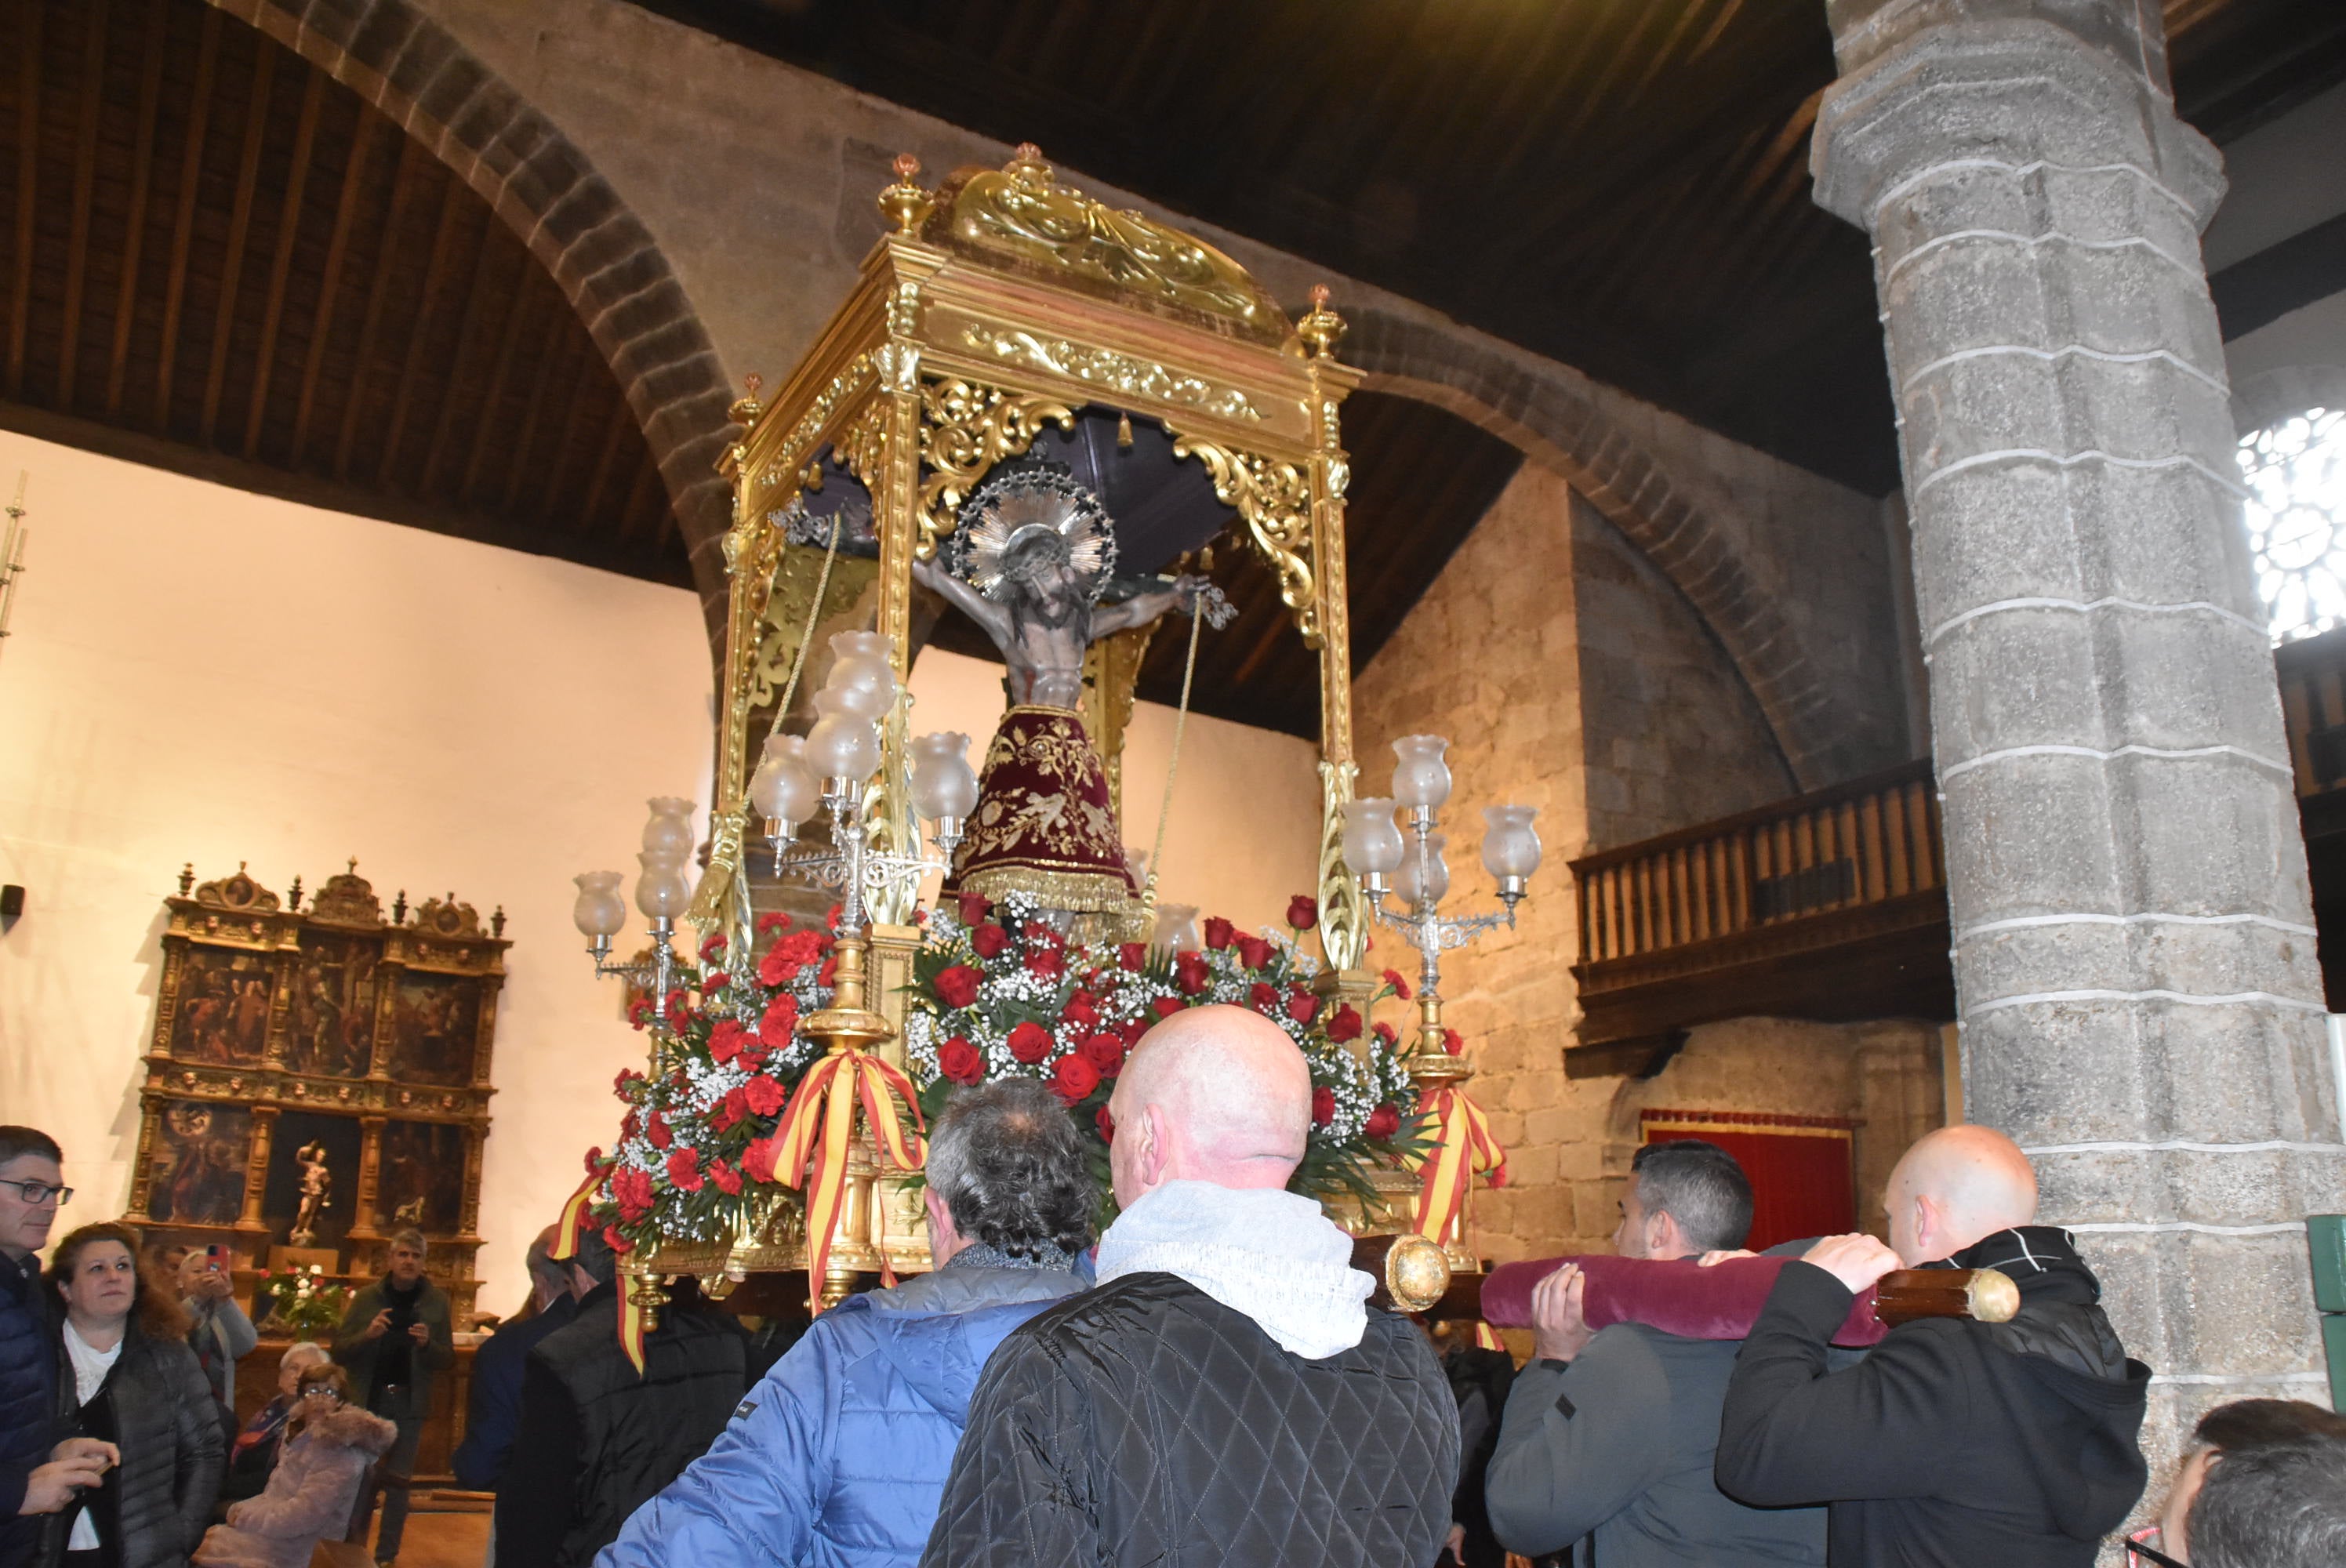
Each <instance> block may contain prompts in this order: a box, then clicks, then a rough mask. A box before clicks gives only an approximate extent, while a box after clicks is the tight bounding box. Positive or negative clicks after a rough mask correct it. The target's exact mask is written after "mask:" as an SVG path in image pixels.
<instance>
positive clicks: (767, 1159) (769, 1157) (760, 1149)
mask: <svg viewBox="0 0 2346 1568" xmlns="http://www.w3.org/2000/svg"><path fill="white" fill-rule="evenodd" d="M781 1152H782V1140H781V1139H780V1138H779V1137H768V1138H752V1139H751V1140H750V1146H749V1147H748V1148H746V1149H743V1150H742V1151H741V1172H742V1174H743V1175H744V1176H748V1177H749V1178H750V1180H751V1181H757V1182H770V1181H772V1180H773V1179H774V1161H775V1160H776V1159H778V1158H780V1156H781Z"/></svg>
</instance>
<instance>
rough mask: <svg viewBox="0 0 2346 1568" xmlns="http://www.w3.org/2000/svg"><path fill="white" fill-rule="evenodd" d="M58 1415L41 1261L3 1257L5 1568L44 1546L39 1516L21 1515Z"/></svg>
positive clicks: (1, 1553) (0, 1490) (0, 1370)
mask: <svg viewBox="0 0 2346 1568" xmlns="http://www.w3.org/2000/svg"><path fill="white" fill-rule="evenodd" d="M56 1408H57V1331H56V1329H55V1328H53V1327H51V1325H50V1321H49V1313H48V1292H47V1290H46V1288H43V1286H42V1284H41V1263H40V1259H39V1258H37V1257H28V1258H26V1260H25V1262H24V1263H23V1265H21V1266H19V1265H18V1264H17V1263H15V1261H14V1260H13V1259H10V1258H6V1257H0V1568H23V1564H25V1563H29V1562H31V1561H32V1558H33V1553H34V1552H35V1550H36V1548H37V1547H38V1546H39V1544H40V1540H41V1520H40V1516H39V1515H37V1514H32V1515H24V1516H19V1513H18V1512H17V1511H18V1510H20V1509H22V1508H23V1507H24V1506H25V1482H26V1478H27V1477H29V1476H30V1475H31V1474H32V1473H33V1471H36V1470H38V1469H39V1468H40V1467H41V1466H42V1465H43V1464H45V1463H46V1462H47V1461H48V1457H49V1449H50V1448H51V1446H52V1444H53V1441H54V1439H55V1437H56V1433H55V1431H54V1430H53V1429H54V1428H55V1426H56Z"/></svg>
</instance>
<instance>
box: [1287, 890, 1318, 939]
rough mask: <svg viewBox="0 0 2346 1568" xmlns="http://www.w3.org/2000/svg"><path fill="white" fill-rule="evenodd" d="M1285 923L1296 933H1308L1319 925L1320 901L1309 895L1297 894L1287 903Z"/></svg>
mask: <svg viewBox="0 0 2346 1568" xmlns="http://www.w3.org/2000/svg"><path fill="white" fill-rule="evenodd" d="M1287 923H1288V924H1290V925H1291V926H1293V927H1294V928H1295V929H1296V930H1297V931H1310V930H1311V928H1312V927H1313V926H1315V925H1318V924H1319V923H1320V901H1319V900H1318V899H1315V898H1313V897H1312V896H1311V894H1310V893H1298V894H1296V895H1295V896H1294V897H1293V898H1291V899H1290V900H1288V901H1287Z"/></svg>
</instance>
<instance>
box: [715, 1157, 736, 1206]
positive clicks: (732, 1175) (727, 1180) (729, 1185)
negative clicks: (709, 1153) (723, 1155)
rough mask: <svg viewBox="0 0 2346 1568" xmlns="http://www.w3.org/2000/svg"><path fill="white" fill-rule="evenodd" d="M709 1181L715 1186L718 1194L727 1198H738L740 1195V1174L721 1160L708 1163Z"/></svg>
mask: <svg viewBox="0 0 2346 1568" xmlns="http://www.w3.org/2000/svg"><path fill="white" fill-rule="evenodd" d="M709 1180H710V1181H713V1182H715V1183H716V1184H717V1190H718V1191H719V1192H721V1193H723V1194H725V1195H726V1196H729V1197H739V1196H740V1195H741V1173H740V1172H739V1171H737V1170H735V1169H734V1168H733V1167H732V1166H729V1165H727V1164H726V1163H725V1162H724V1161H723V1160H711V1161H709Z"/></svg>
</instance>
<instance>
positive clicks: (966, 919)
mask: <svg viewBox="0 0 2346 1568" xmlns="http://www.w3.org/2000/svg"><path fill="white" fill-rule="evenodd" d="M985 910H986V901H985V895H984V893H964V894H962V895H961V923H962V924H964V925H965V926H970V927H972V928H974V927H975V926H976V925H977V924H978V923H979V922H980V921H983V920H984V919H985Z"/></svg>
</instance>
